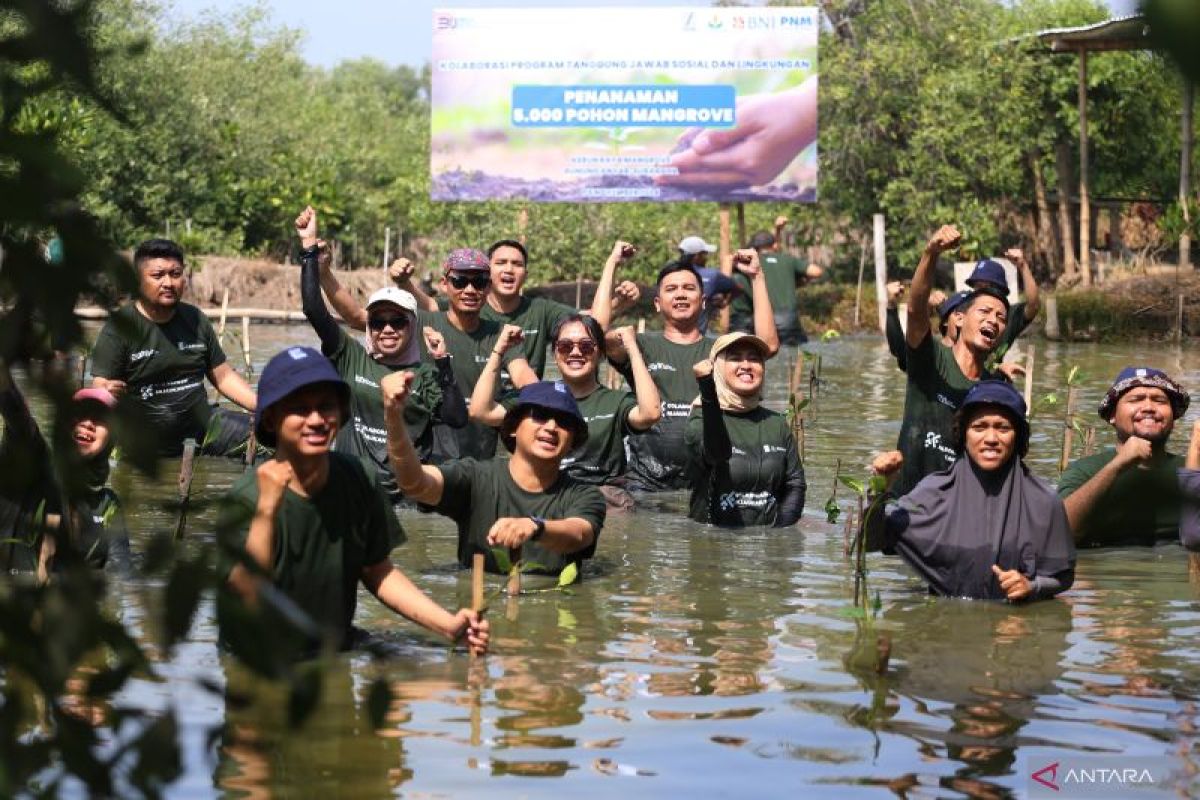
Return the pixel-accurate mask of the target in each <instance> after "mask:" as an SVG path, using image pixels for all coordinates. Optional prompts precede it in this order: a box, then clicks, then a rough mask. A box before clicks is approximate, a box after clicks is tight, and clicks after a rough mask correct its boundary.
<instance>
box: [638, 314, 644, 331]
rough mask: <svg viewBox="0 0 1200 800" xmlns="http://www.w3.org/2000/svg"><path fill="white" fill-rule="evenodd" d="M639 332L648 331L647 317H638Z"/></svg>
mask: <svg viewBox="0 0 1200 800" xmlns="http://www.w3.org/2000/svg"><path fill="white" fill-rule="evenodd" d="M637 332H638V333H645V332H646V318H645V317H638V324H637Z"/></svg>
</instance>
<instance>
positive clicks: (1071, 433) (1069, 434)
mask: <svg viewBox="0 0 1200 800" xmlns="http://www.w3.org/2000/svg"><path fill="white" fill-rule="evenodd" d="M1074 414H1075V387H1074V386H1068V387H1067V413H1066V416H1065V417H1064V418H1063V444H1062V455H1061V456H1060V457H1059V459H1058V471H1059V473H1060V474H1061V473H1062V472H1063V470H1065V469H1066V468H1067V464H1069V463H1070V462H1071V449H1072V448H1073V447H1074V445H1075V428H1073V427H1072V426H1071V418H1072V417H1073V416H1074Z"/></svg>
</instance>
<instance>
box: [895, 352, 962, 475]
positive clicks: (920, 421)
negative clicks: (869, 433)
mask: <svg viewBox="0 0 1200 800" xmlns="http://www.w3.org/2000/svg"><path fill="white" fill-rule="evenodd" d="M907 365H908V386H907V388H906V390H905V393H904V422H903V423H902V424H901V426H900V439H899V441H898V442H896V449H898V450H899V451H900V452H901V453H903V454H904V467H903V469H902V470H901V472H900V479H899V480H898V481H897V482H896V486H895V489H894V490H893V491H894V492H895V493H896V494H897V495H903V494H908V493H909V492H910V491H912V488H913V487H914V486H916V485H917V484H918V483H919V482H920V480H921V479H922V478H924V477H925V476H926V475H929V474H931V473H934V472H939V471H941V470H943V469H949V468H950V466H951V465H953V464H954V459H955V458H956V456H955V453H954V414H955V413H956V412H957V411H958V407H959V406H960V405H962V401H963V400H964V399H966V396H967V392H968V391H970V390H971V387H972V386H974V385H975V383H976V381H973V380H971V379H970V378H968V377H967V376H966V375H963V372H962V370H961V369H959V366H958V362H957V361H955V360H954V351H953V350H951V349H950V348H949V347H944V346H942V345H940V344H938V343H937V342H935V341H934V338H933V332H932V331H931V332H930V333H928V334H926V336H925V338H924V339H923V340H922V341H921V344H919V345H918V346H917V347H911V346H909V347H908V349H907Z"/></svg>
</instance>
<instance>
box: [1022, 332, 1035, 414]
mask: <svg viewBox="0 0 1200 800" xmlns="http://www.w3.org/2000/svg"><path fill="white" fill-rule="evenodd" d="M1036 352H1037V351H1036V348H1035V347H1034V345H1029V352H1028V353H1026V354H1025V413H1026V414H1028V413H1029V412H1030V411H1031V410H1032V409H1033V362H1034V359H1035V357H1036V356H1035V354H1036Z"/></svg>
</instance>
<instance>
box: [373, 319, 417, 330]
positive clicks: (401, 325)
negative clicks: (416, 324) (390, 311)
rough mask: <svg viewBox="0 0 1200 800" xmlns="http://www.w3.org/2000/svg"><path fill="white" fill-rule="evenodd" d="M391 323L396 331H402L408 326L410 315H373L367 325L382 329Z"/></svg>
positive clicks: (374, 328)
mask: <svg viewBox="0 0 1200 800" xmlns="http://www.w3.org/2000/svg"><path fill="white" fill-rule="evenodd" d="M389 325H390V326H392V330H394V331H402V330H404V329H405V328H407V327H408V317H405V316H399V317H371V318H369V319H368V320H367V327H369V328H370V329H371V330H373V331H381V330H383V329H384V328H386V327H388V326H389Z"/></svg>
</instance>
